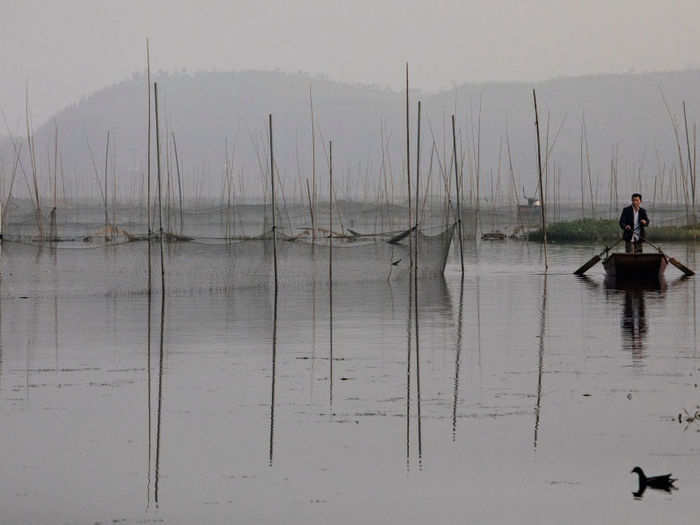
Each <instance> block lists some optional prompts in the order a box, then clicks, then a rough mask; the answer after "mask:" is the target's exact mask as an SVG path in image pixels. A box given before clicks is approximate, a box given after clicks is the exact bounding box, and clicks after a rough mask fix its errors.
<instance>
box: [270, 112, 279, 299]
mask: <svg viewBox="0 0 700 525" xmlns="http://www.w3.org/2000/svg"><path fill="white" fill-rule="evenodd" d="M268 123H269V128H270V182H271V188H272V258H273V264H274V269H275V290H276V289H277V219H276V216H275V206H276V204H275V154H274V149H273V147H272V114H271V113H270V114H269V115H268Z"/></svg>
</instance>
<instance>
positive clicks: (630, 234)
mask: <svg viewBox="0 0 700 525" xmlns="http://www.w3.org/2000/svg"><path fill="white" fill-rule="evenodd" d="M641 205H642V196H641V194H639V193H633V194H632V205H631V206H627V207H626V208H623V210H622V215H620V228H622V238H623V239H624V240H625V252H626V253H642V243H643V242H644V229H645V228H646V227H647V226H649V217H648V216H647V211H646V210H645V209H644V208H642V207H641Z"/></svg>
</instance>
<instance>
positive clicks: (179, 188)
mask: <svg viewBox="0 0 700 525" xmlns="http://www.w3.org/2000/svg"><path fill="white" fill-rule="evenodd" d="M172 135H173V149H174V151H175V167H176V168H177V191H178V193H179V197H180V199H179V200H180V233H182V230H183V227H184V221H183V215H182V176H181V175H180V158H179V157H178V154H177V142H176V141H175V133H173V134H172ZM229 191H230V187H229Z"/></svg>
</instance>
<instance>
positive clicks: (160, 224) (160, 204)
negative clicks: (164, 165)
mask: <svg viewBox="0 0 700 525" xmlns="http://www.w3.org/2000/svg"><path fill="white" fill-rule="evenodd" d="M153 102H154V103H155V110H156V115H155V117H156V166H157V169H156V171H157V173H158V236H159V237H160V286H161V294H165V257H164V250H163V201H162V196H161V194H162V192H163V189H162V183H161V175H160V127H159V122H158V120H159V119H158V82H154V83H153Z"/></svg>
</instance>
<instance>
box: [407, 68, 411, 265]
mask: <svg viewBox="0 0 700 525" xmlns="http://www.w3.org/2000/svg"><path fill="white" fill-rule="evenodd" d="M408 103H409V97H408V62H406V182H407V184H408V229H409V231H410V229H411V225H412V224H413V219H412V215H411V137H410V115H409V108H408ZM410 243H411V237H410V236H409V244H410ZM408 248H409V249H408V253H409V259H410V262H409V269H413V247H412V246H410V245H409V247H408Z"/></svg>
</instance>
